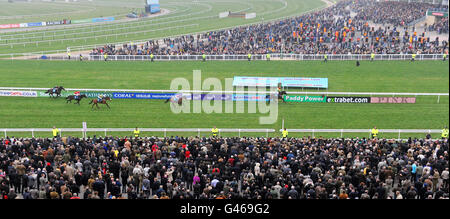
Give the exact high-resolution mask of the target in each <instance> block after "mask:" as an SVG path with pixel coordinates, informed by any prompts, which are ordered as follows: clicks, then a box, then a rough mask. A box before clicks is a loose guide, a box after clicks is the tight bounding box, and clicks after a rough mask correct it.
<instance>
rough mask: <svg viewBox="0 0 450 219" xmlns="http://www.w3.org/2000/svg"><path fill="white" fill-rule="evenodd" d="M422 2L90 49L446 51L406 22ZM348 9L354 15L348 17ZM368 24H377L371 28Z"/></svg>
mask: <svg viewBox="0 0 450 219" xmlns="http://www.w3.org/2000/svg"><path fill="white" fill-rule="evenodd" d="M428 7H431V5H429V4H427V3H406V2H374V1H369V0H358V1H355V2H354V1H352V0H343V1H339V2H338V3H336V4H335V5H333V6H331V7H328V8H325V9H323V10H320V11H317V12H312V13H308V14H305V15H301V16H299V17H294V18H288V19H284V20H281V21H276V22H266V23H261V24H255V25H250V26H243V27H236V28H232V29H227V30H220V31H212V32H206V33H203V34H197V35H184V36H181V37H176V38H170V39H164V40H162V41H153V40H152V41H148V42H146V43H145V44H142V45H133V44H131V43H130V44H124V45H121V46H115V45H106V46H104V47H101V48H96V49H94V50H93V51H92V53H91V54H92V55H100V54H104V53H107V54H108V55H150V54H154V55H186V54H190V55H201V54H209V55H222V54H248V53H251V54H266V53H293V54H350V53H351V54H370V53H377V54H412V53H423V54H441V53H446V52H448V46H449V45H448V39H442V38H441V39H439V37H436V38H434V39H431V38H430V37H427V36H425V32H417V31H416V30H415V29H411V28H408V27H407V26H406V24H407V23H409V22H411V21H413V20H415V19H418V18H420V17H421V16H423V14H424V13H425V12H424V11H426V8H428ZM352 13H356V15H353V16H352ZM369 23H381V24H383V25H382V26H381V27H378V28H375V26H371V24H369ZM447 23H448V22H447ZM444 24H445V22H444V23H443V24H442V25H444ZM442 25H441V24H439V23H438V24H436V25H435V26H433V30H438V31H440V32H442V30H443V29H444V28H440V26H442ZM447 26H448V25H447ZM447 28H448V27H447Z"/></svg>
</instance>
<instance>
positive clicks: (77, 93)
mask: <svg viewBox="0 0 450 219" xmlns="http://www.w3.org/2000/svg"><path fill="white" fill-rule="evenodd" d="M74 94H75V100H78V99H80V96H81V93H80V91H75V93H74Z"/></svg>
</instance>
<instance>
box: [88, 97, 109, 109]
mask: <svg viewBox="0 0 450 219" xmlns="http://www.w3.org/2000/svg"><path fill="white" fill-rule="evenodd" d="M107 100H109V101H110V100H111V98H110V97H104V98H103V99H102V101H101V102H98V100H97V99H93V100H91V102H90V103H89V104H92V108H94V106H97V109H99V108H100V107H98V104H105V105H106V106H107V107H108V108H110V109H111V107H109V105H108V103H107V102H106V101H107Z"/></svg>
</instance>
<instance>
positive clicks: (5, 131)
mask: <svg viewBox="0 0 450 219" xmlns="http://www.w3.org/2000/svg"><path fill="white" fill-rule="evenodd" d="M7 136H8V135H7V134H6V129H5V138H6V137H7Z"/></svg>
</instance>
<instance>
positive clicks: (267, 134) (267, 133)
mask: <svg viewBox="0 0 450 219" xmlns="http://www.w3.org/2000/svg"><path fill="white" fill-rule="evenodd" d="M268 137H269V129H266V138H268Z"/></svg>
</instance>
